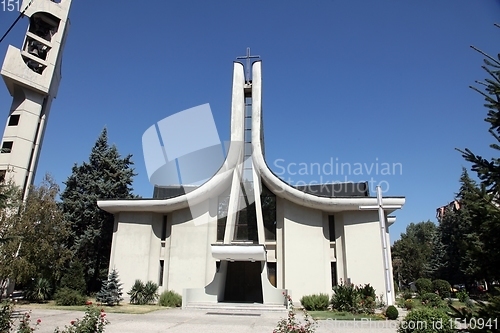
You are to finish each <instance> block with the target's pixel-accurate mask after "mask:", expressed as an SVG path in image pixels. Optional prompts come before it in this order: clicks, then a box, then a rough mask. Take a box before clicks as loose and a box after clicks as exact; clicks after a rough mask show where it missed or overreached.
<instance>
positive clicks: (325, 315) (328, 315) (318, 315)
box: [308, 311, 385, 320]
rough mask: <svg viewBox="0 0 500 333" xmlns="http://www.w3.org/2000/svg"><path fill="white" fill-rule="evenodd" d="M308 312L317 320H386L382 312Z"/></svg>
mask: <svg viewBox="0 0 500 333" xmlns="http://www.w3.org/2000/svg"><path fill="white" fill-rule="evenodd" d="M308 313H309V314H310V315H311V317H313V318H314V319H316V320H326V319H336V320H361V319H371V320H385V317H384V316H383V315H382V314H373V315H369V314H352V313H350V312H337V311H308Z"/></svg>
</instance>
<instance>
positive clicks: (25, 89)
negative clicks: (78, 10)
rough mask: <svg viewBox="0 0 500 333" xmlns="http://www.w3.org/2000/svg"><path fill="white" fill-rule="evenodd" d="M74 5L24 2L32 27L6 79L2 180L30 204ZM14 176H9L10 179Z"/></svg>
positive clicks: (12, 50) (11, 53)
mask: <svg viewBox="0 0 500 333" xmlns="http://www.w3.org/2000/svg"><path fill="white" fill-rule="evenodd" d="M70 6H71V0H58V1H56V0H31V1H30V0H23V3H22V6H21V8H20V10H21V11H23V10H24V13H23V14H24V16H26V17H28V18H29V26H28V30H27V32H26V35H25V37H24V41H23V44H22V46H21V48H20V49H19V48H16V47H14V46H12V45H9V47H8V49H7V54H6V56H5V60H4V62H3V65H2V69H1V72H0V73H1V75H2V77H3V79H4V81H5V84H6V85H7V88H8V89H9V93H10V95H11V96H12V97H13V101H12V106H11V108H10V111H9V115H8V118H7V122H6V125H5V130H4V133H3V137H2V143H1V146H0V177H3V178H8V177H12V179H13V181H14V183H15V184H16V185H18V186H19V187H20V188H21V189H22V190H23V198H26V196H27V193H28V188H29V185H31V184H32V183H33V180H34V177H35V171H36V167H37V163H38V157H39V153H40V148H41V145H42V141H43V136H44V132H45V127H46V125H47V120H48V116H49V111H50V106H51V104H52V100H53V99H54V98H55V97H56V95H57V90H58V88H59V82H60V81H61V62H62V52H63V48H64V43H65V40H66V34H67V31H68V28H69V20H68V14H69V10H70ZM7 172H9V174H8V175H6V173H7Z"/></svg>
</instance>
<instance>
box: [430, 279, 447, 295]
mask: <svg viewBox="0 0 500 333" xmlns="http://www.w3.org/2000/svg"><path fill="white" fill-rule="evenodd" d="M432 291H433V292H437V293H438V294H439V296H441V298H442V299H445V298H448V297H450V291H451V285H450V283H449V282H448V281H446V280H434V281H432Z"/></svg>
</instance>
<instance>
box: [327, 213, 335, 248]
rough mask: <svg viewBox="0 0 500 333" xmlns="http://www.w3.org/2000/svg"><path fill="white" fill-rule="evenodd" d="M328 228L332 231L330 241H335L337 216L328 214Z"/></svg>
mask: <svg viewBox="0 0 500 333" xmlns="http://www.w3.org/2000/svg"><path fill="white" fill-rule="evenodd" d="M328 230H329V232H330V242H335V216H333V215H329V216H328Z"/></svg>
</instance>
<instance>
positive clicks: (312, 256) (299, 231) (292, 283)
mask: <svg viewBox="0 0 500 333" xmlns="http://www.w3.org/2000/svg"><path fill="white" fill-rule="evenodd" d="M277 205H283V214H284V220H283V229H282V230H283V260H284V262H283V271H284V286H283V287H282V288H284V289H288V290H289V291H290V293H291V295H292V297H293V299H294V302H298V301H299V299H300V298H301V297H302V296H304V295H309V294H317V293H325V292H328V291H329V289H330V288H331V282H330V280H329V276H330V273H329V272H330V255H329V249H328V247H329V240H328V239H327V237H325V236H326V235H325V229H324V216H323V213H322V212H321V211H318V210H313V209H310V208H305V207H301V206H298V205H296V204H294V203H292V202H290V201H286V200H280V201H278V203H277ZM278 260H279V258H278ZM278 279H279V276H278Z"/></svg>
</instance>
